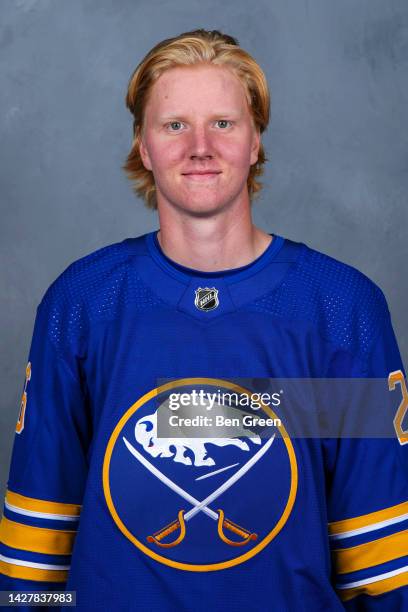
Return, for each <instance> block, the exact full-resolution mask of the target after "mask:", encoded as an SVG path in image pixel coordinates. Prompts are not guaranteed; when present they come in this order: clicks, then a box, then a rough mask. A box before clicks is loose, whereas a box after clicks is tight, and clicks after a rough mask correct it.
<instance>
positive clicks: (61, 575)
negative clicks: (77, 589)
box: [0, 561, 68, 582]
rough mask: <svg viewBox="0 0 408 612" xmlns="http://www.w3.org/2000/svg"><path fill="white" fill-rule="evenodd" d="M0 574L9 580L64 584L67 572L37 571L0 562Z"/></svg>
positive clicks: (36, 569)
mask: <svg viewBox="0 0 408 612" xmlns="http://www.w3.org/2000/svg"><path fill="white" fill-rule="evenodd" d="M0 573H2V574H5V575H6V576H10V577H11V578H22V579H23V580H38V581H40V582H66V581H67V579H68V570H49V569H38V568H34V567H25V566H23V565H14V563H5V562H4V561H0Z"/></svg>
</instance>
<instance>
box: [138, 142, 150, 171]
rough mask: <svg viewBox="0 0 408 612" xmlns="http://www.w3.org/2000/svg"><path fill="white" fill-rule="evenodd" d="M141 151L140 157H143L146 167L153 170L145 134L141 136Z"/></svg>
mask: <svg viewBox="0 0 408 612" xmlns="http://www.w3.org/2000/svg"><path fill="white" fill-rule="evenodd" d="M139 151H140V157H141V158H142V162H143V165H144V167H145V168H146V170H151V169H152V164H151V160H150V156H149V153H148V151H147V147H146V144H145V141H144V137H143V135H142V136H141V137H140V141H139Z"/></svg>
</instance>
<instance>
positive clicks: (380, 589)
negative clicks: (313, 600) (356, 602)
mask: <svg viewBox="0 0 408 612" xmlns="http://www.w3.org/2000/svg"><path fill="white" fill-rule="evenodd" d="M407 585H408V572H404V573H402V574H399V575H397V576H392V577H391V578H386V579H385V580H376V581H375V582H371V583H369V584H363V585H360V586H356V587H353V588H350V589H337V594H338V596H339V597H340V599H341V600H342V601H349V600H350V599H353V598H354V597H357V595H363V594H365V595H371V596H374V595H382V594H383V593H388V592H389V591H393V590H394V589H398V588H399V587H402V586H407Z"/></svg>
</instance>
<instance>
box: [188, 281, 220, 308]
mask: <svg viewBox="0 0 408 612" xmlns="http://www.w3.org/2000/svg"><path fill="white" fill-rule="evenodd" d="M194 304H195V305H196V306H197V308H198V310H204V312H208V311H209V310H214V308H217V306H218V305H219V301H218V289H216V288H215V287H198V289H196V290H195V300H194Z"/></svg>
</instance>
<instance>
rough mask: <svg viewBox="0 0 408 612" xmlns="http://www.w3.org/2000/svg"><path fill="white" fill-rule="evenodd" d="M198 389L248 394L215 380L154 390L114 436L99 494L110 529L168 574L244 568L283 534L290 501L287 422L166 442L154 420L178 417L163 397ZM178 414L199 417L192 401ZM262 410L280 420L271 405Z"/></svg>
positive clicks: (223, 406)
mask: <svg viewBox="0 0 408 612" xmlns="http://www.w3.org/2000/svg"><path fill="white" fill-rule="evenodd" d="M197 385H198V386H199V387H200V388H203V387H204V388H205V389H206V391H208V392H213V391H214V390H215V389H219V388H220V385H221V386H222V388H223V389H226V390H227V391H229V392H230V391H237V390H238V392H240V393H246V394H250V391H248V390H247V389H244V388H243V387H240V386H239V385H236V384H235V383H232V382H230V381H225V380H218V379H212V378H199V379H198V378H191V379H186V378H185V379H180V380H175V381H171V382H168V383H165V384H163V385H161V386H160V387H157V388H155V389H152V390H151V391H149V392H148V393H146V394H145V395H143V396H142V397H140V398H139V399H137V401H136V402H135V403H134V404H133V405H132V406H131V407H130V408H128V410H127V411H126V412H125V413H124V414H123V415H122V416H121V417H120V419H119V420H118V423H117V425H116V427H115V428H114V430H113V432H112V434H111V436H110V439H109V442H108V445H107V448H106V451H105V456H104V462H103V490H104V495H105V500H106V503H107V506H108V509H109V512H110V514H111V516H112V518H113V520H114V522H115V523H116V526H117V527H118V528H119V530H120V531H121V532H122V534H123V535H124V536H125V537H126V538H127V539H128V540H129V541H130V542H131V543H132V544H134V545H135V546H136V547H137V548H138V549H139V550H140V551H142V552H143V553H144V554H146V555H148V556H149V557H151V558H152V559H155V560H156V561H159V562H160V563H163V564H165V565H168V566H170V567H173V568H177V569H182V570H188V571H203V572H205V571H209V570H222V569H226V568H228V567H232V566H234V565H238V564H240V563H243V562H244V561H246V560H248V559H250V558H252V557H253V556H254V555H256V554H258V553H259V552H260V551H261V550H263V549H264V548H265V546H267V545H268V544H269V543H270V542H271V541H272V540H273V539H274V538H275V537H276V536H277V535H278V534H279V532H280V531H281V529H282V528H283V526H284V525H285V523H286V521H287V520H288V518H289V516H290V514H291V511H292V508H293V504H294V501H295V497H296V489H297V461H296V455H295V452H294V448H293V445H292V442H291V440H290V438H289V437H288V435H287V432H286V430H285V428H284V426H283V425H280V426H276V427H273V428H272V430H271V431H270V432H268V434H269V435H268V436H267V437H265V436H264V434H263V433H262V431H260V430H259V431H258V430H256V428H253V427H251V428H248V427H247V426H246V425H245V424H244V421H242V422H241V421H239V424H238V426H237V429H236V430H235V429H234V432H233V434H232V436H231V430H230V429H222V430H221V433H220V432H217V433H218V436H214V435H213V431H214V430H213V429H211V428H210V429H206V428H205V429H204V431H203V430H201V429H200V431H199V435H200V436H201V437H189V436H188V435H185V434H186V430H182V428H179V429H177V428H176V429H175V430H174V433H173V430H172V429H171V431H169V437H164V435H166V436H167V435H168V434H167V433H166V434H164V432H163V430H162V429H161V426H160V427H159V422H160V423H161V424H163V421H162V420H161V419H162V418H163V415H167V414H171V415H174V412H171V408H170V404H169V395H170V394H174V393H175V392H176V391H177V392H180V394H182V395H183V396H188V395H189V396H190V397H193V395H192V391H191V390H192V389H194V391H195V389H196V386H197ZM184 408H185V411H184V412H182V413H181V414H186V415H188V418H192V419H194V418H201V416H202V415H200V407H197V405H196V404H195V403H194V402H192V403H191V404H189V405H188V406H184ZM201 408H202V410H203V413H206V414H207V416H208V417H210V416H213V417H214V418H215V417H216V416H218V417H220V416H222V417H223V419H224V421H226V419H232V418H236V417H237V414H238V413H239V411H240V408H238V407H237V406H236V405H234V404H233V403H224V402H223V403H217V402H213V403H212V406H211V410H208V409H207V407H206V405H204V406H202V407H201ZM179 410H181V407H180V409H179ZM179 410H178V412H177V414H179ZM262 410H263V412H264V413H265V415H267V416H268V417H275V416H276V415H275V413H274V412H273V411H272V410H271V408H270V407H269V406H264V408H262ZM246 412H247V411H246ZM265 415H264V416H265ZM178 418H180V419H181V417H178ZM238 420H239V419H238ZM260 434H262V435H260ZM189 435H190V436H191V434H189ZM266 483H267V486H265V485H266Z"/></svg>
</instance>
